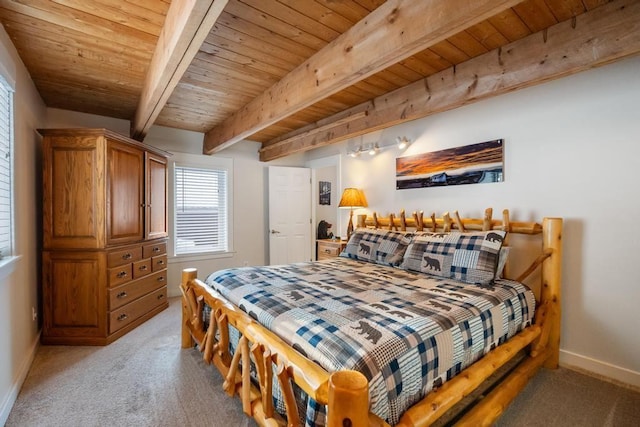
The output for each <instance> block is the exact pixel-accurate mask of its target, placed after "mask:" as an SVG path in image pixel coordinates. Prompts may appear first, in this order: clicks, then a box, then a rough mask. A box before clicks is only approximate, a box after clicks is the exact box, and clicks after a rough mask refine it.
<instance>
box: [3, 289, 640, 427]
mask: <svg viewBox="0 0 640 427" xmlns="http://www.w3.org/2000/svg"><path fill="white" fill-rule="evenodd" d="M204 408H206V409H204ZM254 425H255V423H254V422H253V420H251V419H249V418H247V417H246V416H245V415H244V414H243V413H242V409H241V405H240V403H239V400H238V399H237V398H236V399H230V398H229V397H228V396H227V395H226V394H225V393H224V392H223V391H222V378H221V377H220V375H219V374H218V372H217V370H215V368H213V367H212V366H207V365H205V364H204V363H203V362H202V358H201V354H200V352H198V351H197V350H195V349H190V350H182V349H181V348H180V301H179V299H175V298H174V299H172V300H171V303H170V306H169V309H168V310H165V311H164V312H162V313H160V314H159V315H157V316H156V317H154V318H153V319H151V320H149V321H148V322H146V323H145V324H143V325H141V326H140V327H138V328H136V329H135V330H134V331H132V332H130V333H129V334H127V335H125V336H124V337H122V338H120V339H119V340H118V341H116V342H114V343H112V344H111V345H109V346H106V347H65V346H41V347H40V348H39V350H38V353H37V355H36V357H35V360H34V362H33V365H32V366H31V369H30V371H29V374H28V376H27V379H26V381H25V383H24V385H23V387H22V390H21V391H20V395H19V396H18V399H17V401H16V403H15V405H14V407H13V410H12V411H11V414H10V415H9V419H8V420H7V426H56V427H57V426H65V427H66V426H70V427H71V426H79V427H80V426H82V427H87V426H193V427H199V426H203V427H204V426H213V427H236V426H238V427H240V426H245V427H247V426H254ZM637 425H640V393H635V392H633V391H631V390H628V389H625V388H622V387H618V386H615V385H613V384H609V383H606V382H603V381H599V380H597V379H594V378H591V377H588V376H585V375H582V374H579V373H576V372H573V371H570V370H567V369H558V370H556V371H546V370H542V371H541V372H540V373H539V374H538V375H537V376H536V377H534V379H533V380H532V381H531V382H530V383H529V385H528V386H527V387H526V388H525V390H524V391H523V393H522V394H521V395H520V396H519V397H518V398H517V399H516V400H515V401H514V402H513V404H512V405H511V406H510V407H509V409H508V410H507V411H506V413H505V414H504V415H503V417H502V418H501V419H500V420H499V422H498V426H501V427H509V426H594V427H595V426H616V427H617V426H637Z"/></svg>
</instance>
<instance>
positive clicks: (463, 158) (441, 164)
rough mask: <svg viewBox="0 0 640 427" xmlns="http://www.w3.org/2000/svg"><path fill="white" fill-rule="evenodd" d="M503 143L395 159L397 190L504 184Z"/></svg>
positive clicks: (484, 144)
mask: <svg viewBox="0 0 640 427" xmlns="http://www.w3.org/2000/svg"><path fill="white" fill-rule="evenodd" d="M503 145H504V140H502V139H496V140H493V141H487V142H481V143H479V144H472V145H465V146H462V147H456V148H449V149H446V150H439V151H432V152H430V153H422V154H416V155H413V156H406V157H398V158H397V159H396V189H397V190H403V189H407V188H423V187H442V186H445V185H461V184H479V183H486V182H502V171H503V168H504V152H503Z"/></svg>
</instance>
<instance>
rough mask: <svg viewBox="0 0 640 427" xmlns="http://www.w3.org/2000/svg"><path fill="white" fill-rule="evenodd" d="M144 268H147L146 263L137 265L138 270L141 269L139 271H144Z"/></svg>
mask: <svg viewBox="0 0 640 427" xmlns="http://www.w3.org/2000/svg"><path fill="white" fill-rule="evenodd" d="M146 269H147V266H146V265H141V266H140V267H138V270H141V271H145V270H146Z"/></svg>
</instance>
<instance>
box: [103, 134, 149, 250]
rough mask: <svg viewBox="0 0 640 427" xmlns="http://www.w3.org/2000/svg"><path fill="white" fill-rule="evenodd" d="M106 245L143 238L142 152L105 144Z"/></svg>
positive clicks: (118, 144) (109, 142)
mask: <svg viewBox="0 0 640 427" xmlns="http://www.w3.org/2000/svg"><path fill="white" fill-rule="evenodd" d="M107 163H108V177H107V188H108V194H107V213H108V221H107V243H108V244H109V245H113V244H121V243H127V242H135V241H139V240H142V239H143V238H144V170H143V168H144V152H143V151H142V150H139V149H137V148H136V147H131V146H128V145H125V144H120V143H117V142H114V141H108V144H107Z"/></svg>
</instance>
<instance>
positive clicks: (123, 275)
mask: <svg viewBox="0 0 640 427" xmlns="http://www.w3.org/2000/svg"><path fill="white" fill-rule="evenodd" d="M116 277H118V279H122V278H123V277H127V272H126V271H121V272H120V273H118V274H116Z"/></svg>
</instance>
